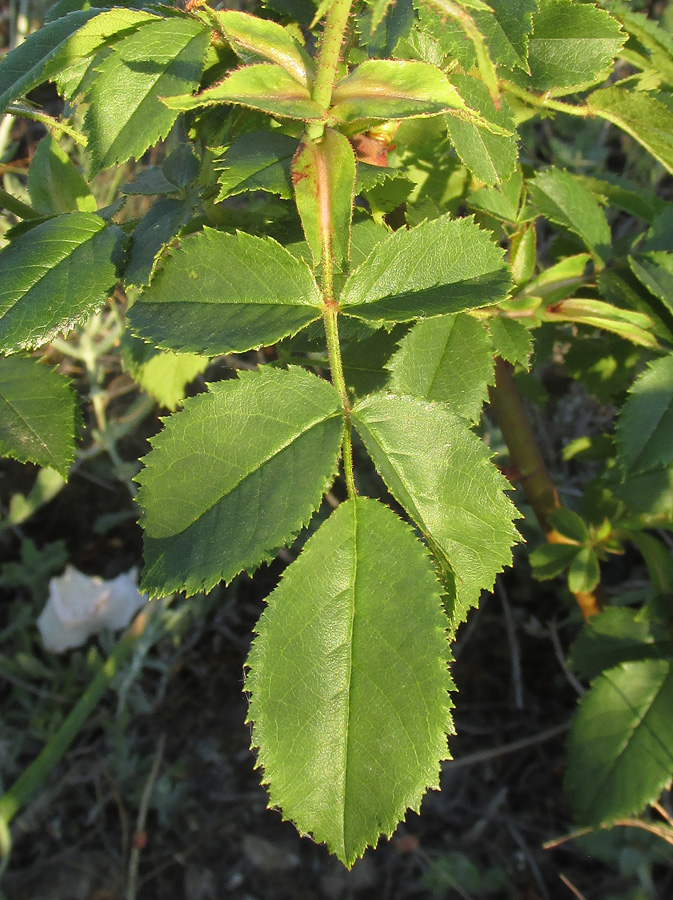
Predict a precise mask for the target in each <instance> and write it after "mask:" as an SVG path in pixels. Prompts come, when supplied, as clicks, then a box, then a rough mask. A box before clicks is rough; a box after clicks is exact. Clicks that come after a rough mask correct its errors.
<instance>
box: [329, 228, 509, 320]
mask: <svg viewBox="0 0 673 900" xmlns="http://www.w3.org/2000/svg"><path fill="white" fill-rule="evenodd" d="M510 287H511V279H510V276H509V273H508V271H507V267H506V265H505V262H504V260H503V252H502V250H501V249H500V248H499V247H498V245H497V244H495V243H494V242H493V241H492V240H491V236H490V234H489V233H488V232H486V231H483V230H482V229H481V228H479V226H478V225H476V224H475V223H474V221H473V219H472V218H471V217H469V218H464V219H452V218H451V217H450V216H448V215H445V216H440V217H439V218H437V219H434V220H433V221H430V222H423V223H422V224H420V225H418V226H416V227H415V228H412V229H410V230H409V231H405V230H404V229H399V230H398V231H396V232H395V233H394V234H392V235H390V236H389V237H388V238H386V239H385V240H384V241H381V243H379V244H378V245H377V246H376V247H375V248H374V250H373V251H372V252H371V253H370V255H369V256H368V257H367V259H366V260H365V261H364V262H363V263H362V264H361V265H360V266H359V267H358V268H357V269H355V271H354V272H352V273H351V275H350V276H349V278H348V280H347V281H346V284H345V285H344V289H343V291H342V294H341V297H340V300H339V302H340V304H341V307H342V311H343V312H344V313H346V314H347V315H349V316H356V317H357V318H361V319H366V320H368V321H371V322H408V321H411V320H412V319H422V318H426V317H431V316H438V315H442V314H444V313H454V312H460V311H461V310H465V309H472V308H474V307H478V306H490V305H492V304H495V303H500V302H501V301H503V300H504V299H505V297H506V296H507V294H508V292H509V289H510Z"/></svg>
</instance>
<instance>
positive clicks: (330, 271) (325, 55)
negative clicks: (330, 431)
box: [307, 0, 357, 500]
mask: <svg viewBox="0 0 673 900" xmlns="http://www.w3.org/2000/svg"><path fill="white" fill-rule="evenodd" d="M350 8H351V0H334V2H333V3H332V5H331V6H330V8H329V10H328V12H327V19H326V21H325V30H324V31H323V36H322V42H321V44H320V50H319V52H318V60H317V66H316V79H315V85H314V87H313V99H314V100H315V101H316V103H319V104H320V106H321V107H322V108H323V109H324V110H325V112H327V110H328V109H329V106H330V103H331V101H332V90H333V88H334V83H335V81H336V73H337V66H338V65H339V57H340V54H341V45H342V44H343V39H344V33H345V31H346V25H347V24H348V15H349V12H350ZM324 130H325V126H324V124H323V123H322V122H319V123H313V124H311V125H309V127H308V129H307V133H308V136H309V138H310V139H311V140H314V141H315V140H319V139H320V138H321V137H322V135H323V133H324ZM322 237H323V246H322V295H323V304H324V312H323V319H324V321H325V335H326V338H327V354H328V356H329V362H330V369H331V371H332V383H333V384H334V387H335V388H336V390H337V391H338V392H339V396H340V397H341V402H342V403H343V407H344V414H345V416H344V429H343V442H342V444H343V460H344V474H345V477H346V487H347V488H348V497H349V499H351V500H353V499H355V497H356V496H357V491H356V489H355V478H354V476H353V444H352V442H351V425H350V422H349V419H348V413H349V411H350V399H349V397H348V390H347V389H346V380H345V378H344V370H343V364H342V361H341V346H340V344H339V328H338V325H337V315H338V307H337V304H336V302H335V299H334V258H333V253H332V240H331V231H330V229H328V228H325V229H323V235H322Z"/></svg>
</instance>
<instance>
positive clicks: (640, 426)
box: [617, 356, 673, 474]
mask: <svg viewBox="0 0 673 900" xmlns="http://www.w3.org/2000/svg"><path fill="white" fill-rule="evenodd" d="M617 446H618V448H619V455H620V457H621V461H622V465H623V466H624V468H625V470H626V471H627V472H628V473H630V474H638V473H640V472H645V471H646V470H647V469H654V468H655V467H656V466H659V465H668V464H669V463H671V462H673V356H665V357H663V358H662V359H657V360H656V361H655V362H653V363H651V364H650V366H649V367H648V369H647V370H646V371H645V372H643V374H642V375H640V377H639V378H637V379H636V381H635V383H634V385H633V387H632V388H631V393H630V395H629V399H628V400H627V401H626V403H625V404H624V406H623V407H622V409H621V412H620V415H619V420H618V422H617Z"/></svg>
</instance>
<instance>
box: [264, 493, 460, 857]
mask: <svg viewBox="0 0 673 900" xmlns="http://www.w3.org/2000/svg"><path fill="white" fill-rule="evenodd" d="M268 602H269V605H268V607H267V609H266V610H265V612H264V613H263V615H262V617H261V619H260V621H259V623H258V625H257V629H256V630H257V637H256V638H255V640H254V642H253V646H252V650H251V652H250V656H249V658H248V667H249V675H248V678H247V681H246V689H247V690H248V691H249V692H250V695H251V699H250V714H249V719H250V721H252V722H253V736H252V740H253V744H254V745H255V746H256V747H258V748H259V756H258V763H259V765H260V766H261V767H262V768H263V769H264V780H265V782H267V783H268V785H269V793H270V798H271V803H272V804H273V805H274V806H279V807H280V808H281V809H282V811H283V814H284V815H285V816H286V817H287V818H291V819H293V820H294V821H295V823H296V824H297V826H298V828H299V830H300V831H301V832H303V833H307V834H311V835H313V837H314V838H315V840H316V841H320V842H323V841H324V842H325V843H326V844H327V845H328V847H329V849H330V850H331V851H332V852H333V853H335V854H336V855H337V856H338V857H339V859H340V860H341V861H342V862H343V863H344V864H345V865H347V866H349V867H350V866H351V865H352V864H353V862H354V861H355V859H356V858H357V857H359V856H361V855H362V853H363V852H364V850H365V848H366V847H367V846H368V845H374V844H376V843H377V841H378V838H379V835H380V834H385V835H390V834H391V833H392V832H393V830H394V829H395V827H396V826H397V824H398V822H399V821H400V820H401V819H402V818H403V817H404V815H405V812H406V810H407V809H408V808H411V809H414V810H418V808H419V806H420V802H421V798H422V796H423V794H424V793H425V791H426V790H427V789H428V788H436V787H438V785H439V777H438V776H439V763H440V761H441V760H443V759H445V758H446V757H447V756H448V751H447V745H446V736H447V734H448V733H451V731H452V726H451V716H450V706H451V704H450V701H449V696H448V691H449V690H450V689H451V687H452V683H451V679H450V676H449V672H448V661H449V648H448V643H447V640H446V633H445V632H446V628H447V626H448V622H447V620H446V616H445V615H444V613H443V611H442V608H441V601H440V585H439V583H438V581H437V579H436V577H435V575H434V572H433V569H432V565H431V563H430V560H429V558H428V555H427V552H426V551H425V548H423V546H422V545H421V544H420V543H419V542H418V540H417V539H416V538H415V537H414V534H413V532H412V531H411V529H410V528H409V526H408V525H406V524H404V523H403V522H402V521H401V520H400V519H399V518H398V517H397V516H396V515H395V514H394V513H393V512H392V511H391V510H390V509H388V507H386V506H384V505H383V504H382V503H380V502H378V501H376V500H369V499H363V498H358V499H357V500H355V501H348V502H346V503H342V504H341V506H340V507H339V508H338V509H337V510H336V512H334V513H333V514H332V515H331V516H330V518H329V519H328V520H327V521H326V522H325V523H324V524H323V525H322V526H321V527H320V529H319V530H318V531H317V532H316V534H315V535H314V536H313V537H312V538H310V540H309V541H308V542H307V544H306V546H305V548H304V549H303V551H302V553H301V555H300V557H299V559H298V560H297V561H296V562H294V563H293V564H292V565H291V566H290V567H289V568H288V569H287V570H286V572H285V574H284V576H283V579H282V581H281V583H280V585H279V586H278V587H277V588H276V590H275V591H274V592H273V593H272V594H271V596H270V597H269V598H268Z"/></svg>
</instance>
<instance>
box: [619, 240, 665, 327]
mask: <svg viewBox="0 0 673 900" xmlns="http://www.w3.org/2000/svg"><path fill="white" fill-rule="evenodd" d="M629 265H630V266H631V271H632V272H633V274H634V275H635V276H636V278H637V279H638V280H639V281H640V282H641V284H644V285H645V287H646V288H647V289H648V290H649V291H651V292H652V293H653V294H654V296H655V297H658V298H659V299H660V300H661V302H662V303H663V304H664V306H666V308H667V309H668V310H670V312H672V313H673V253H665V252H664V251H662V250H659V251H654V252H652V253H644V254H642V255H641V256H630V257H629Z"/></svg>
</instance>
